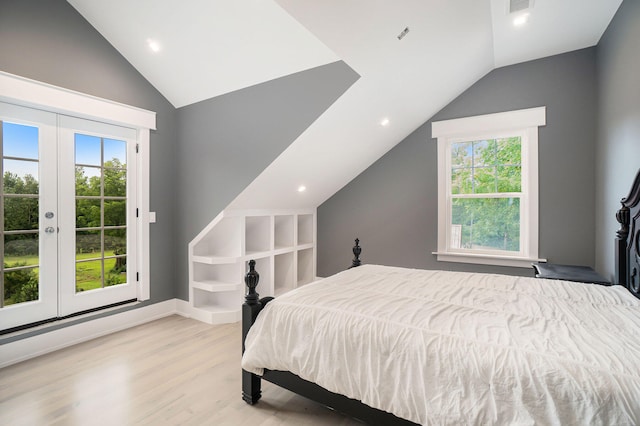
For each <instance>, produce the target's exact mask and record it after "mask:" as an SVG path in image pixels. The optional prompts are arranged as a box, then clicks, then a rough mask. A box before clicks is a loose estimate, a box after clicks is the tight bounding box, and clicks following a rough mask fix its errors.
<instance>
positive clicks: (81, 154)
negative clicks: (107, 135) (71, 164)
mask: <svg viewBox="0 0 640 426" xmlns="http://www.w3.org/2000/svg"><path fill="white" fill-rule="evenodd" d="M75 143H76V164H88V165H91V166H101V165H102V161H101V160H102V155H101V153H102V147H101V144H100V138H99V137H96V136H89V135H83V134H80V133H76V134H75Z"/></svg>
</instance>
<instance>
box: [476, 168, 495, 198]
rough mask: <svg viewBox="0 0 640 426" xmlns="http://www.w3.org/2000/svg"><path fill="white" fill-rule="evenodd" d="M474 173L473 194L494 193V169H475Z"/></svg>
mask: <svg viewBox="0 0 640 426" xmlns="http://www.w3.org/2000/svg"><path fill="white" fill-rule="evenodd" d="M473 172H474V176H473V177H474V184H475V188H474V189H475V190H474V191H473V192H474V193H475V194H487V193H493V192H496V188H497V185H496V175H495V167H493V166H489V167H476V168H475V169H473Z"/></svg>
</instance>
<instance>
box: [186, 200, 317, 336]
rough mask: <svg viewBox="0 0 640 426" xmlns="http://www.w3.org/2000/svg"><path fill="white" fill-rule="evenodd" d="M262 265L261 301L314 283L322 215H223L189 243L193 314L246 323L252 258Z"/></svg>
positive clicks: (213, 321) (214, 321)
mask: <svg viewBox="0 0 640 426" xmlns="http://www.w3.org/2000/svg"><path fill="white" fill-rule="evenodd" d="M251 259H254V260H255V261H256V270H257V271H258V273H259V274H260V283H259V284H258V288H257V291H258V293H260V296H261V297H265V296H278V295H280V294H282V293H285V292H287V291H289V290H293V289H294V288H296V287H298V286H301V285H304V284H308V283H310V282H312V281H314V279H315V276H316V212H315V210H296V211H241V210H225V211H223V212H222V213H220V214H219V215H218V216H217V217H216V218H215V219H214V220H212V221H211V223H210V224H209V225H208V226H207V227H206V228H205V229H204V230H202V232H200V234H198V236H196V238H194V239H193V241H191V243H189V302H190V305H191V309H192V316H193V318H195V319H198V320H200V321H204V322H207V323H209V324H221V323H229V322H236V321H239V320H240V311H241V309H240V307H241V305H242V301H243V297H244V293H245V286H244V275H245V273H246V271H247V269H248V266H247V264H248V262H249V260H251Z"/></svg>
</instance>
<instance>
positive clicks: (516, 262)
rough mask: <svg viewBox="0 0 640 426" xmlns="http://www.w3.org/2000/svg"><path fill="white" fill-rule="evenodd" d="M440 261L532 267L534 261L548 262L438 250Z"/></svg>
mask: <svg viewBox="0 0 640 426" xmlns="http://www.w3.org/2000/svg"><path fill="white" fill-rule="evenodd" d="M433 254H435V255H436V256H438V261H439V262H458V263H475V264H478V265H496V266H510V267H513V268H531V267H532V266H531V264H532V263H533V262H546V259H539V258H529V257H515V256H499V255H492V254H475V253H451V252H437V251H434V252H433Z"/></svg>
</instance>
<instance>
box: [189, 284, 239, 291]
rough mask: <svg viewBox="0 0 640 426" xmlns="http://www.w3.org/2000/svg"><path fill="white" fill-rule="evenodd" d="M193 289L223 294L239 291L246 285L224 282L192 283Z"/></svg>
mask: <svg viewBox="0 0 640 426" xmlns="http://www.w3.org/2000/svg"><path fill="white" fill-rule="evenodd" d="M191 285H192V286H193V288H197V289H200V290H204V291H208V292H211V293H217V292H223V291H238V290H240V289H241V288H242V287H243V286H244V283H235V284H233V283H225V282H222V281H192V282H191Z"/></svg>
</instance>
